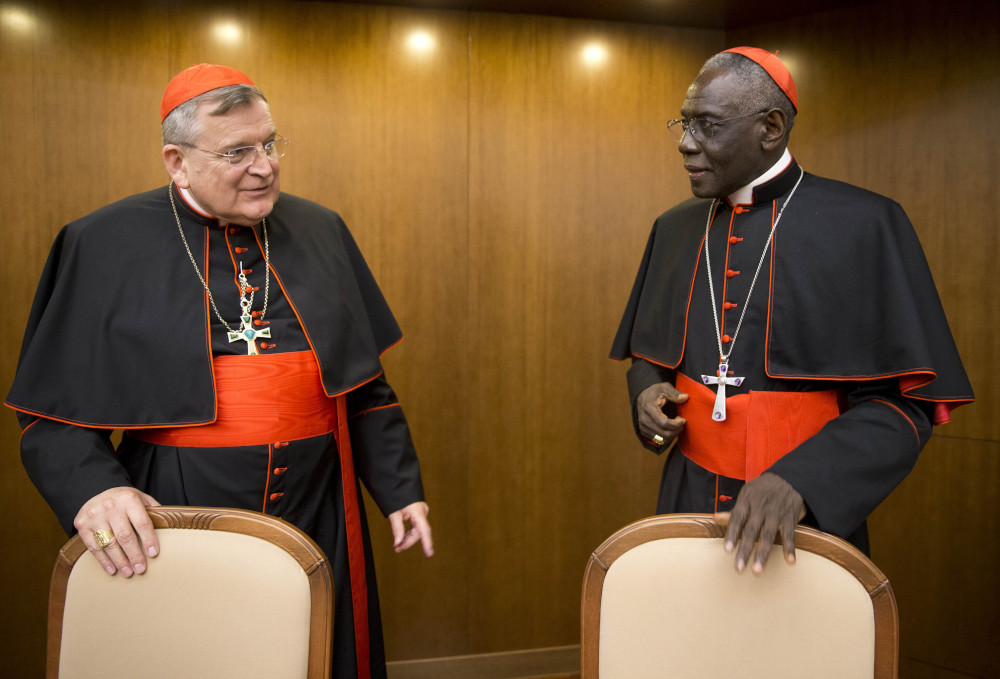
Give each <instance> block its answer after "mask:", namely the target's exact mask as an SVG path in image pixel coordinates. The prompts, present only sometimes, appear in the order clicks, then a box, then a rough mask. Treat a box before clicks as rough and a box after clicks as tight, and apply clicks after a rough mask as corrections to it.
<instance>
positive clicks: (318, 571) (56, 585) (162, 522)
mask: <svg viewBox="0 0 1000 679" xmlns="http://www.w3.org/2000/svg"><path fill="white" fill-rule="evenodd" d="M147 511H148V513H149V516H150V519H152V521H153V526H154V527H155V528H179V529H190V530H213V531H225V532H229V533H238V534H241V535H247V536H251V537H256V538H260V539H262V540H266V541H267V542H270V543H272V544H274V545H277V546H278V547H280V548H281V549H283V550H285V552H287V553H288V554H289V555H290V556H291V557H292V558H293V559H295V561H296V562H297V563H298V564H299V565H300V566H301V567H302V570H303V571H304V572H305V574H306V577H307V578H308V581H309V591H310V603H311V612H310V621H309V661H308V663H309V664H308V674H307V677H308V678H309V679H321V678H328V677H330V672H331V663H332V659H333V651H332V641H333V571H332V569H331V568H330V563H329V561H328V560H327V557H326V555H325V554H324V553H323V551H322V550H321V549H320V548H319V546H318V545H317V544H316V543H315V542H314V541H313V540H312V539H311V538H310V537H309V536H307V535H306V534H305V533H304V532H302V531H301V530H299V529H298V528H296V527H295V526H293V525H292V524H290V523H288V522H287V521H283V520H282V519H278V518H276V517H273V516H268V515H266V514H261V513H259V512H253V511H247V510H242V509H228V508H219V507H172V506H162V507H150V508H148V509H147ZM85 554H87V548H86V546H84V544H83V540H81V539H80V536H79V535H75V536H73V537H72V538H71V539H70V540H69V542H67V543H66V544H65V545H64V546H63V548H62V549H61V550H59V556H58V558H57V560H56V565H55V568H54V569H53V572H52V582H51V587H50V588H49V619H48V649H47V658H46V677H48V678H49V679H55V678H56V677H58V676H59V655H60V648H61V644H62V629H63V608H64V606H65V604H66V588H67V584H68V582H69V576H70V572H71V571H72V570H73V566H74V565H75V564H76V562H77V560H78V559H80V558H81V557H82V556H83V555H85ZM154 567H155V564H154Z"/></svg>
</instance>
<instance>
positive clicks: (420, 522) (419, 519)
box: [389, 502, 434, 557]
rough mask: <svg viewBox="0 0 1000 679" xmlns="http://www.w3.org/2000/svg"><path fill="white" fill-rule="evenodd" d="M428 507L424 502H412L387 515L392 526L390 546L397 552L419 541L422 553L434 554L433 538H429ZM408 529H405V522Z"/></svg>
mask: <svg viewBox="0 0 1000 679" xmlns="http://www.w3.org/2000/svg"><path fill="white" fill-rule="evenodd" d="M429 511H430V507H428V506H427V503H426V502H414V503H413V504H411V505H406V506H405V507H403V508H402V509H400V510H399V511H396V512H393V513H392V514H390V515H389V525H390V526H391V527H392V546H393V549H395V550H396V552H397V553H399V552H402V551H403V550H406V549H409V548H410V547H412V546H413V545H415V544H417V542H420V543H421V544H422V545H423V548H424V554H425V555H426V556H428V557H430V556H434V540H433V539H432V538H431V524H430V523H428V522H427V512H429ZM407 521H409V522H410V529H409V530H407V529H406V522H407Z"/></svg>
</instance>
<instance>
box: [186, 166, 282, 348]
mask: <svg viewBox="0 0 1000 679" xmlns="http://www.w3.org/2000/svg"><path fill="white" fill-rule="evenodd" d="M173 189H174V183H173V182H170V186H169V187H167V193H168V194H169V195H170V207H171V208H173V211H174V219H175V220H176V221H177V231H178V232H179V233H180V234H181V241H182V242H183V243H184V249H185V250H186V251H187V255H188V259H190V260H191V266H193V267H194V272H195V274H197V276H198V280H199V281H201V286H202V287H203V288H205V292H207V293H208V301H209V302H210V303H211V304H212V310H213V311H214V312H215V316H216V318H218V319H219V321H220V322H221V323H222V325H224V326H225V327H226V330H227V331H228V335H229V341H230V342H236V341H239V340H243V341H244V342H246V343H247V354H248V355H251V356H252V355H256V354H258V353H259V352H258V351H257V343H256V342H255V341H254V340H256V338H258V337H268V338H269V337H270V336H271V329H270V328H265V329H263V330H255V329H254V328H253V322H252V319H253V313H252V311H251V307H253V296H254V291H253V290H252V289H251V287H250V284H249V283H248V282H247V277H246V274H245V273H243V262H240V273H239V275H238V276H237V281H238V282H239V286H240V329H239V330H233V329H232V327H230V325H229V324H228V323H226V319H224V318H223V317H222V314H220V313H219V307H217V306H216V305H215V297H214V296H213V295H212V291H211V290H210V289H209V288H208V283H207V282H206V281H205V277H204V276H202V275H201V269H199V268H198V262H196V261H195V259H194V254H192V253H191V246H190V245H188V241H187V237H186V236H185V235H184V229H183V228H182V227H181V218H180V215H178V214H177V205H176V203H174V190H173ZM261 228H262V230H263V231H264V308H263V309H261V311H260V318H259V320H260V321H263V320H264V315H265V314H266V313H267V297H268V292H269V291H270V287H271V259H270V251H271V245H270V243H269V242H268V238H267V220H266V219H262V220H261ZM248 290H249V291H250V296H249V297H247V291H248Z"/></svg>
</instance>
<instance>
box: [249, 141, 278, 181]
mask: <svg viewBox="0 0 1000 679" xmlns="http://www.w3.org/2000/svg"><path fill="white" fill-rule="evenodd" d="M271 162H272V161H271V159H270V158H268V157H267V152H266V151H265V150H264V149H263V148H259V149H257V150H256V153H254V154H253V160H252V161H250V165H249V166H248V170H249V171H250V172H253V173H254V174H262V175H269V174H272V173H273V172H274V167H272V165H271ZM273 162H277V160H275V161H273Z"/></svg>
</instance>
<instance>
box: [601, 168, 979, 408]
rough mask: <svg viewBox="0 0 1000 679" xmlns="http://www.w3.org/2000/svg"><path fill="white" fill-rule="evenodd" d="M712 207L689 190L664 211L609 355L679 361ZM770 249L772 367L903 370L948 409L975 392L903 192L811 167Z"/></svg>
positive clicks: (777, 187) (869, 374)
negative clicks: (894, 196) (891, 195)
mask: <svg viewBox="0 0 1000 679" xmlns="http://www.w3.org/2000/svg"><path fill="white" fill-rule="evenodd" d="M798 177H799V167H798V165H797V164H796V163H794V162H793V163H792V164H791V166H790V167H789V168H788V170H786V171H785V172H784V173H783V174H782V175H779V177H777V178H775V179H773V180H771V181H770V182H768V183H766V184H763V185H761V186H759V187H757V188H756V189H755V194H754V195H755V200H759V199H760V198H761V197H762V196H763V197H766V199H767V200H768V201H770V200H772V199H774V198H778V197H780V196H783V195H784V196H787V193H788V191H789V190H790V189H791V187H792V185H794V183H795V181H796V180H797V179H798ZM768 194H770V195H768ZM709 206H710V201H708V200H704V199H689V200H687V201H685V202H683V203H681V204H680V205H678V206H676V207H674V208H673V209H671V210H668V211H667V212H665V213H664V214H662V215H661V216H660V217H659V218H658V219H657V220H656V223H655V224H654V225H653V230H652V233H651V234H650V236H649V241H648V243H647V245H646V251H645V254H644V255H643V258H642V263H641V265H640V266H639V273H638V275H637V276H636V280H635V285H634V287H633V289H632V293H631V296H630V298H629V301H628V305H627V306H626V309H625V314H624V316H623V318H622V321H621V325H620V326H619V328H618V334H617V336H616V337H615V341H614V345H613V346H612V349H611V358H613V359H616V360H622V359H625V358H626V357H629V356H631V357H635V358H643V359H646V360H649V361H651V362H653V363H656V364H659V365H663V366H667V367H670V368H676V367H677V366H678V365H679V364H680V362H681V360H682V358H683V356H684V344H685V341H686V337H687V317H688V314H687V312H688V304H689V300H690V296H691V289H692V285H693V282H694V278H695V275H696V274H697V273H698V267H699V266H701V267H704V265H703V264H701V256H702V247H703V241H704V233H705V220H706V219H707V217H708V210H709ZM772 248H773V250H772V258H771V261H772V267H771V271H770V272H769V277H770V281H769V282H770V288H769V300H768V319H767V355H766V357H765V367H766V371H767V374H768V375H769V376H771V377H774V378H779V379H780V378H788V379H816V380H874V379H882V378H887V377H898V378H900V385H901V388H902V390H903V392H904V395H906V396H908V397H911V398H916V399H921V400H925V401H933V402H936V403H939V404H942V406H944V408H945V411H947V410H949V409H950V408H953V407H957V406H959V405H963V404H965V403H970V402H971V401H972V400H973V398H974V397H973V393H972V387H971V385H970V384H969V381H968V378H967V377H966V374H965V370H964V368H963V367H962V363H961V360H960V358H959V355H958V350H957V349H956V347H955V343H954V340H953V338H952V335H951V331H950V329H949V327H948V321H947V319H946V318H945V314H944V310H943V308H942V306H941V301H940V299H939V297H938V294H937V289H936V288H935V286H934V281H933V279H932V277H931V273H930V269H929V268H928V266H927V261H926V259H925V257H924V253H923V250H922V249H921V247H920V243H919V241H918V240H917V237H916V234H915V233H914V231H913V227H912V226H911V224H910V222H909V220H908V219H907V217H906V214H905V213H904V212H903V209H902V208H901V207H900V206H899V204H898V203H896V202H894V201H892V200H889V199H887V198H885V197H883V196H880V195H878V194H875V193H872V192H870V191H866V190H864V189H860V188H858V187H855V186H851V185H849V184H845V183H842V182H837V181H833V180H829V179H823V178H820V177H816V176H815V175H810V174H806V175H805V176H804V177H803V179H802V182H801V185H800V186H799V188H798V189H797V190H796V193H795V195H794V199H793V200H792V202H791V203H790V204H789V206H788V209H787V210H786V212H785V214H784V215H783V216H782V219H781V222H780V224H779V226H778V228H777V230H776V231H775V235H774V240H773V242H772ZM765 274H768V272H765V271H762V272H761V275H762V276H763V275H765ZM942 414H946V413H942ZM936 419H939V418H936ZM945 419H946V418H945Z"/></svg>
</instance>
